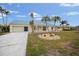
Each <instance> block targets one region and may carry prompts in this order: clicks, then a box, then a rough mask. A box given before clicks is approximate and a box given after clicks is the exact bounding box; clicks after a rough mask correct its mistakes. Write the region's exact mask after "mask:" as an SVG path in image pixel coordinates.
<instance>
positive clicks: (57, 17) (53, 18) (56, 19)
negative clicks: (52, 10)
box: [51, 16, 61, 30]
mask: <svg viewBox="0 0 79 59" xmlns="http://www.w3.org/2000/svg"><path fill="white" fill-rule="evenodd" d="M51 21H53V22H54V25H53V28H55V27H56V26H55V24H56V22H58V21H59V22H60V21H61V17H59V16H54V17H52V18H51ZM55 30H56V29H55Z"/></svg>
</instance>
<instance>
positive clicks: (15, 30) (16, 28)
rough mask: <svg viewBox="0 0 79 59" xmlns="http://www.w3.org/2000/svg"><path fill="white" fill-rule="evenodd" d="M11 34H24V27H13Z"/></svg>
mask: <svg viewBox="0 0 79 59" xmlns="http://www.w3.org/2000/svg"><path fill="white" fill-rule="evenodd" d="M13 32H24V27H23V26H14V27H13Z"/></svg>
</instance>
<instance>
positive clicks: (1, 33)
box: [0, 32, 8, 36]
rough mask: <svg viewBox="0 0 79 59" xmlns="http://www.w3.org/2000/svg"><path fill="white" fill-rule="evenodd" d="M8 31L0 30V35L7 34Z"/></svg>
mask: <svg viewBox="0 0 79 59" xmlns="http://www.w3.org/2000/svg"><path fill="white" fill-rule="evenodd" d="M7 33H8V32H0V36H1V35H4V34H7Z"/></svg>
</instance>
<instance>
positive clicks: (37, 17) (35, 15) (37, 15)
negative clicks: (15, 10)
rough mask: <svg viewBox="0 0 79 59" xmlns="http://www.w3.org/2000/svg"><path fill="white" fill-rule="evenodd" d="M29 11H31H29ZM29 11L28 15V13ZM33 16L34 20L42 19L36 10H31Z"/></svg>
mask: <svg viewBox="0 0 79 59" xmlns="http://www.w3.org/2000/svg"><path fill="white" fill-rule="evenodd" d="M30 13H31V12H30ZM30 13H29V14H28V15H30ZM32 13H33V15H34V17H35V20H41V19H42V16H41V15H40V14H38V13H36V12H32Z"/></svg>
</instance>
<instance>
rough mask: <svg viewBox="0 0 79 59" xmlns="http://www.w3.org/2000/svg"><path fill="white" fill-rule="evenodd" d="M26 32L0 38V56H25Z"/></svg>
mask: <svg viewBox="0 0 79 59" xmlns="http://www.w3.org/2000/svg"><path fill="white" fill-rule="evenodd" d="M27 37H28V33H27V32H21V33H9V34H6V35H2V36H0V56H25V53H26V44H27Z"/></svg>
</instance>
